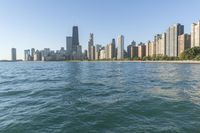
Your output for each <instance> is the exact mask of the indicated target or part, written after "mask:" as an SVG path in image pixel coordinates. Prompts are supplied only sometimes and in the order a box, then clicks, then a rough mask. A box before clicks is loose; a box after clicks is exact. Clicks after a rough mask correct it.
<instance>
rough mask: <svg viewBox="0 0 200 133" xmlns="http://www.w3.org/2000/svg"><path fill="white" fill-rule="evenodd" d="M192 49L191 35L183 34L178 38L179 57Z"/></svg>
mask: <svg viewBox="0 0 200 133" xmlns="http://www.w3.org/2000/svg"><path fill="white" fill-rule="evenodd" d="M189 48H191V35H189V34H183V35H180V36H179V37H178V55H179V56H180V54H181V53H182V52H184V51H185V50H187V49H189Z"/></svg>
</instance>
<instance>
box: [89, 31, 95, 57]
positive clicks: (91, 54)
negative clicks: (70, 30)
mask: <svg viewBox="0 0 200 133" xmlns="http://www.w3.org/2000/svg"><path fill="white" fill-rule="evenodd" d="M88 59H89V60H94V59H95V46H94V34H93V33H90V38H89V41H88Z"/></svg>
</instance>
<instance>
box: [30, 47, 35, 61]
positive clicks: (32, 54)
mask: <svg viewBox="0 0 200 133" xmlns="http://www.w3.org/2000/svg"><path fill="white" fill-rule="evenodd" d="M34 54H35V49H34V48H31V57H30V58H31V59H30V60H31V61H33V60H34Z"/></svg>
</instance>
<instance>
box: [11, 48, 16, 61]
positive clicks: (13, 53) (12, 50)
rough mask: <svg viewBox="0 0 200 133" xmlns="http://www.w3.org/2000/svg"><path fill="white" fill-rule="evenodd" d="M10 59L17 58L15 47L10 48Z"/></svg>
mask: <svg viewBox="0 0 200 133" xmlns="http://www.w3.org/2000/svg"><path fill="white" fill-rule="evenodd" d="M11 60H12V61H16V60H17V50H16V48H12V49H11Z"/></svg>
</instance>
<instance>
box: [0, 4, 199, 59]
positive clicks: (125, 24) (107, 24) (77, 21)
mask: <svg viewBox="0 0 200 133" xmlns="http://www.w3.org/2000/svg"><path fill="white" fill-rule="evenodd" d="M199 5H200V1H199V0H0V60H1V59H10V56H11V48H13V47H14V48H17V58H18V59H23V55H24V52H23V51H24V50H25V49H30V48H35V49H39V50H42V49H44V48H51V49H52V50H58V49H60V47H66V36H70V35H71V34H72V27H73V26H74V25H77V26H78V27H79V36H80V44H81V45H82V47H83V49H86V48H87V43H88V39H89V33H94V41H95V44H102V45H106V44H108V43H110V42H111V40H112V38H117V37H118V36H119V35H124V36H125V46H127V45H128V44H130V43H131V42H132V40H135V41H136V42H137V43H139V42H147V41H148V40H152V39H153V36H154V35H155V34H159V33H163V32H165V31H166V29H167V28H168V27H169V26H170V25H172V24H175V23H181V24H183V25H185V32H186V33H190V29H191V24H192V23H194V22H197V21H198V20H199V19H200V8H199Z"/></svg>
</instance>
